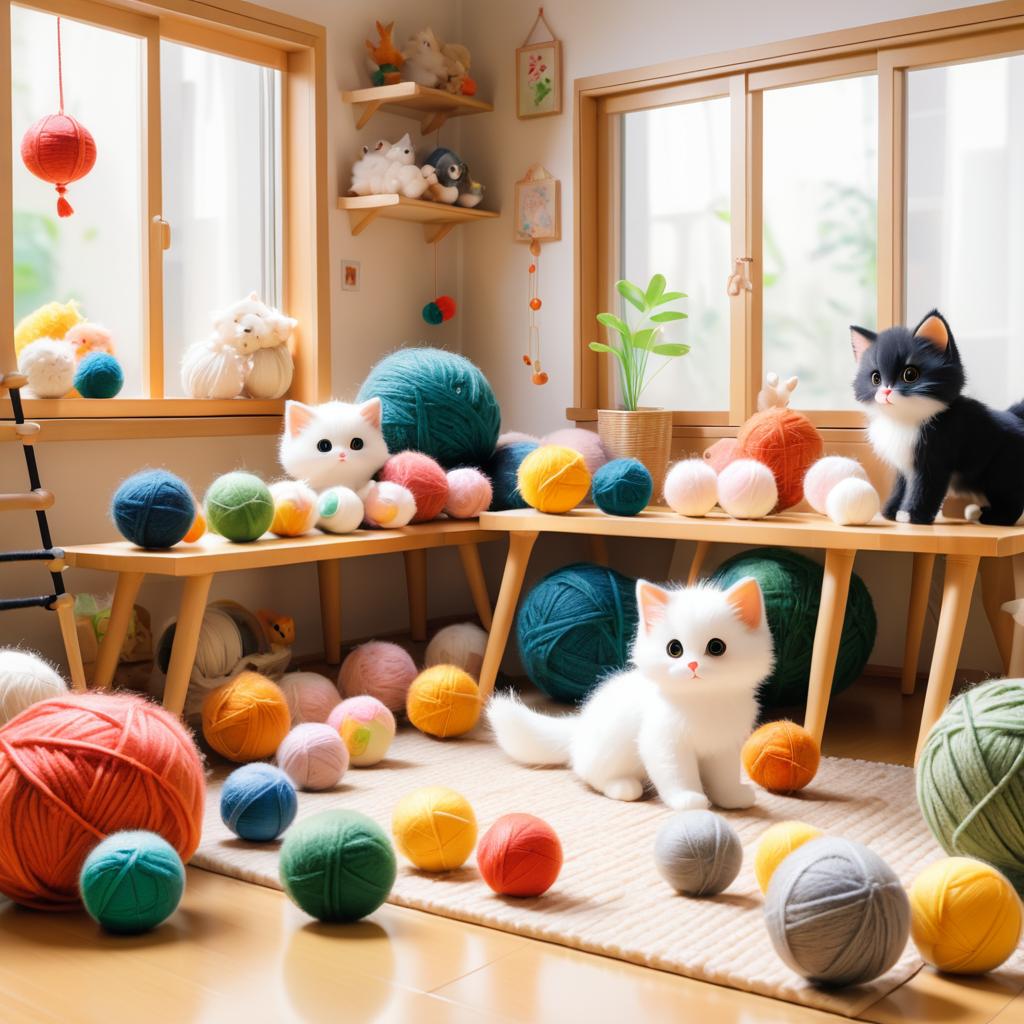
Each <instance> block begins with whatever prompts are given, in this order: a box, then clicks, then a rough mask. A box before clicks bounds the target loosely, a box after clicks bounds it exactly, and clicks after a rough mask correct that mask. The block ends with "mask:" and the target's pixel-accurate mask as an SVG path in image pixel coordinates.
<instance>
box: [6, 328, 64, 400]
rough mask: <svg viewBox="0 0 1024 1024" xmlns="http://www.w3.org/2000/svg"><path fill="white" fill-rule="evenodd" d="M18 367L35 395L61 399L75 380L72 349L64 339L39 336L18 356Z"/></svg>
mask: <svg viewBox="0 0 1024 1024" xmlns="http://www.w3.org/2000/svg"><path fill="white" fill-rule="evenodd" d="M18 369H19V370H20V371H21V373H23V374H24V375H25V376H26V377H27V378H28V387H29V390H30V391H31V392H32V394H34V395H35V396H36V398H63V397H64V396H65V395H66V394H67V393H68V392H69V391H70V390H71V388H72V387H73V386H74V383H75V352H74V349H72V347H71V346H70V345H69V344H68V343H67V342H66V341H60V340H56V339H54V338H40V339H39V340H38V341H34V342H32V344H31V345H29V346H28V347H27V348H26V349H25V350H24V351H23V352H22V353H21V355H20V356H18Z"/></svg>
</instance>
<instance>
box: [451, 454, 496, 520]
mask: <svg viewBox="0 0 1024 1024" xmlns="http://www.w3.org/2000/svg"><path fill="white" fill-rule="evenodd" d="M493 499H494V490H493V488H492V487H491V481H490V480H488V479H487V477H486V476H485V475H484V474H483V473H481V472H480V470H479V469H473V468H472V467H471V466H464V467H463V468H462V469H450V470H449V471H448V501H447V503H446V504H445V506H444V511H445V513H446V514H447V515H448V517H449V518H451V519H476V517H477V516H478V515H480V513H481V512H486V511H487V509H488V508H490V505H491V501H492V500H493Z"/></svg>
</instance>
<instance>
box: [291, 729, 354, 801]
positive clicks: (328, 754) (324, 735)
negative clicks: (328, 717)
mask: <svg viewBox="0 0 1024 1024" xmlns="http://www.w3.org/2000/svg"><path fill="white" fill-rule="evenodd" d="M277 764H278V767H279V768H280V769H281V771H283V772H284V773H285V775H287V776H288V778H290V779H291V780H292V782H294V783H295V785H296V786H298V788H299V789H310V790H323V789H332V788H333V787H334V786H336V785H337V784H338V782H339V781H340V779H341V777H342V775H344V774H345V771H346V769H347V768H348V764H349V753H348V747H346V746H345V741H344V740H343V739H342V738H341V734H340V733H339V732H338V730H337V729H333V728H331V726H329V725H325V724H324V723H322V722H305V723H303V724H302V725H297V726H295V728H294V729H292V731H291V732H290V733H288V735H287V736H285V738H284V739H283V740H282V741H281V746H279V747H278V748H277Z"/></svg>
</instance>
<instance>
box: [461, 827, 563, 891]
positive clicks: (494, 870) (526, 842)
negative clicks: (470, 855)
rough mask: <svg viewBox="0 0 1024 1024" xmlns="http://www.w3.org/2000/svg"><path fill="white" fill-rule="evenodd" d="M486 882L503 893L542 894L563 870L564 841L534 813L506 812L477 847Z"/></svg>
mask: <svg viewBox="0 0 1024 1024" xmlns="http://www.w3.org/2000/svg"><path fill="white" fill-rule="evenodd" d="M476 864H477V867H478V868H479V870H480V874H481V875H482V876H483V879H484V881H485V882H486V883H487V884H488V885H489V886H490V887H491V888H492V889H493V890H494V891H495V892H496V893H500V894H501V895H503V896H540V895H541V894H542V893H545V892H547V891H548V889H550V888H551V886H552V885H554V884H555V879H556V878H558V873H559V871H561V870H562V844H561V843H560V842H559V841H558V836H557V835H555V830H554V829H553V828H552V827H551V826H550V825H549V824H548V823H547V822H546V821H542V820H541V819H540V818H535V817H534V816H533V815H532V814H506V815H504V816H502V817H500V818H499V819H498V820H497V821H496V822H495V823H494V824H493V825H492V826H491V827H490V828H489V829H488V830H487V831H486V832H485V833H484V836H483V838H482V839H481V840H480V844H479V845H478V846H477V848H476Z"/></svg>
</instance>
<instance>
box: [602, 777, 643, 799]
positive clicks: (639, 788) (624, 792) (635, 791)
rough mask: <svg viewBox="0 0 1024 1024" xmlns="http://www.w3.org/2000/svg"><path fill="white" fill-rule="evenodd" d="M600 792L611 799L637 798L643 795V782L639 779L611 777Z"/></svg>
mask: <svg viewBox="0 0 1024 1024" xmlns="http://www.w3.org/2000/svg"><path fill="white" fill-rule="evenodd" d="M602 792H603V793H604V795H605V796H606V797H608V798H609V799H611V800H639V799H640V797H642V796H643V795H644V784H643V783H642V782H641V781H640V780H639V779H612V781H611V782H608V783H606V784H605V787H604V789H603V790H602Z"/></svg>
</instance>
